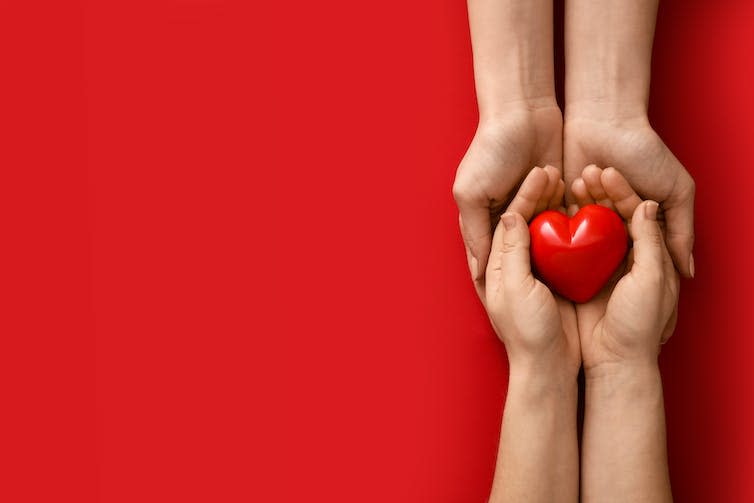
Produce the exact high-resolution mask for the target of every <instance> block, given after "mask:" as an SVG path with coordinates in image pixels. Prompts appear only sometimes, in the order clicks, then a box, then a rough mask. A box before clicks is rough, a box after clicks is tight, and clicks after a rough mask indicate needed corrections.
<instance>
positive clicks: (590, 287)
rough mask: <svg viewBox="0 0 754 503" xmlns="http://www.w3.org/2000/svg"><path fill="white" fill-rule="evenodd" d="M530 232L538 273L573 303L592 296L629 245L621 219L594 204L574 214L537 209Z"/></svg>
mask: <svg viewBox="0 0 754 503" xmlns="http://www.w3.org/2000/svg"><path fill="white" fill-rule="evenodd" d="M529 233H530V234H531V256H532V261H533V264H534V268H535V269H536V271H537V273H538V275H539V277H540V278H541V279H542V280H543V281H544V282H545V283H547V284H548V285H549V286H550V287H551V288H552V289H553V290H555V291H556V292H558V293H559V294H560V295H562V296H563V297H566V298H568V299H571V300H572V301H574V302H586V301H588V300H589V299H591V298H592V297H594V296H595V295H596V294H597V293H598V292H599V291H600V290H601V289H602V287H603V286H604V285H605V283H607V281H608V280H609V279H610V276H612V274H613V273H614V272H615V269H616V268H617V267H618V266H619V265H620V263H621V261H623V257H625V255H626V250H627V248H628V236H627V234H626V228H625V226H624V225H623V220H621V218H620V217H619V216H618V215H617V214H616V213H615V212H614V211H613V210H610V209H608V208H605V207H604V206H598V205H596V204H590V205H588V206H584V207H583V208H581V209H580V210H579V211H578V213H576V214H575V215H574V216H573V217H572V218H568V216H566V215H564V214H562V213H560V212H558V211H552V210H549V211H545V212H543V213H540V214H539V215H538V216H537V218H535V219H534V220H532V222H531V224H529Z"/></svg>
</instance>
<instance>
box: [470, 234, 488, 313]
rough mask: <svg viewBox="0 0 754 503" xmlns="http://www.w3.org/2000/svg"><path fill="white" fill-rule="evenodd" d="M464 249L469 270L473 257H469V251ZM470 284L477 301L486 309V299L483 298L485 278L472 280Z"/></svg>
mask: <svg viewBox="0 0 754 503" xmlns="http://www.w3.org/2000/svg"><path fill="white" fill-rule="evenodd" d="M465 249H466V262H467V263H468V265H469V270H471V268H472V260H473V259H474V257H473V256H472V255H471V250H469V248H468V247H465ZM472 282H473V283H474V290H476V294H477V295H478V296H479V300H481V301H482V305H483V306H485V308H486V307H487V298H486V296H485V277H484V276H482V277H481V278H479V279H476V278H472Z"/></svg>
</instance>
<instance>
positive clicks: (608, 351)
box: [572, 166, 679, 373]
mask: <svg viewBox="0 0 754 503" xmlns="http://www.w3.org/2000/svg"><path fill="white" fill-rule="evenodd" d="M572 191H573V195H574V197H575V198H576V201H577V202H578V204H579V205H581V206H584V205H586V204H594V203H595V202H596V203H598V204H602V205H605V206H608V207H610V208H612V209H614V210H616V211H617V212H618V213H619V214H620V215H621V216H622V217H623V218H624V219H625V220H626V221H627V222H628V228H629V233H630V235H631V238H632V239H633V250H632V251H631V252H629V256H628V259H627V264H626V269H627V271H628V272H627V273H626V274H625V276H623V277H622V278H620V280H618V281H617V283H615V284H614V286H613V285H610V286H608V287H606V288H605V289H604V290H603V291H602V292H601V293H600V294H599V295H597V296H596V297H595V298H594V299H592V300H591V301H589V302H587V303H585V304H580V305H578V306H577V307H576V313H577V318H578V325H579V336H580V342H581V354H582V359H583V363H584V371H585V372H587V373H589V372H592V371H594V370H595V369H597V368H599V367H600V366H602V365H605V364H613V363H618V364H625V363H628V364H645V363H649V364H655V365H656V361H657V356H658V354H659V351H660V345H661V344H663V343H664V342H666V341H667V339H668V338H669V337H670V336H671V335H672V333H673V329H674V328H675V323H676V313H677V303H678V291H679V278H678V273H677V271H676V270H675V268H674V266H673V260H672V259H671V257H670V254H669V253H668V249H667V247H666V244H665V243H666V240H665V239H664V236H663V231H662V229H661V227H660V224H659V223H658V221H657V215H658V204H657V203H656V202H654V201H642V200H641V198H640V197H639V196H638V195H637V194H636V192H634V190H633V188H632V187H631V186H630V185H629V183H628V181H626V179H625V178H624V177H623V176H622V175H621V174H620V173H619V172H618V171H617V170H615V169H613V168H608V169H606V170H604V171H603V170H601V169H599V168H597V167H596V166H588V167H587V168H585V169H584V171H583V172H582V175H581V177H580V178H578V179H576V180H574V182H573V185H572Z"/></svg>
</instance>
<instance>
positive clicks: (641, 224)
mask: <svg viewBox="0 0 754 503" xmlns="http://www.w3.org/2000/svg"><path fill="white" fill-rule="evenodd" d="M658 208H659V205H658V204H657V203H656V202H655V201H644V202H643V203H642V204H640V205H639V206H638V207H637V208H636V211H634V214H633V217H632V219H631V225H630V229H631V237H632V239H633V241H634V246H633V251H634V264H633V266H632V268H631V273H632V274H633V273H638V274H647V275H650V276H651V277H654V278H657V279H660V278H662V276H663V274H664V264H663V248H664V240H663V235H662V231H661V230H660V226H659V225H658V224H657V210H658Z"/></svg>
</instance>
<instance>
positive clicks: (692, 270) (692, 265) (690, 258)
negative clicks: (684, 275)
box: [689, 253, 696, 278]
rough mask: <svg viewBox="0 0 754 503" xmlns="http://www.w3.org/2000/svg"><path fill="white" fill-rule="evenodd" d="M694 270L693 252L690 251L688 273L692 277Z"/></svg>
mask: <svg viewBox="0 0 754 503" xmlns="http://www.w3.org/2000/svg"><path fill="white" fill-rule="evenodd" d="M695 272H696V270H695V269H694V254H693V253H692V254H690V255H689V274H690V275H691V277H692V278H693V277H694V273H695Z"/></svg>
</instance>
